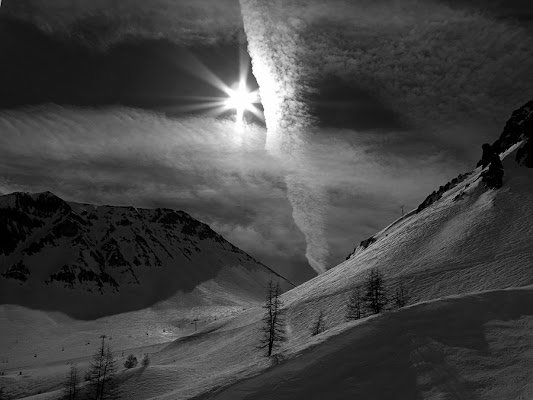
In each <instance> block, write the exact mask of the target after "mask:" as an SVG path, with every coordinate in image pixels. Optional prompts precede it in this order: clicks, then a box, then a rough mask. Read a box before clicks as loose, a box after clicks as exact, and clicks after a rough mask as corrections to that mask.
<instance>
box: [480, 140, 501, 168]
mask: <svg viewBox="0 0 533 400" xmlns="http://www.w3.org/2000/svg"><path fill="white" fill-rule="evenodd" d="M481 148H482V149H483V155H482V156H481V160H479V162H478V163H477V165H476V168H477V167H481V168H485V167H486V166H487V165H489V164H490V163H491V161H492V159H493V158H494V154H496V153H495V152H494V150H493V149H492V146H491V145H490V144H488V143H484V144H483V146H481Z"/></svg>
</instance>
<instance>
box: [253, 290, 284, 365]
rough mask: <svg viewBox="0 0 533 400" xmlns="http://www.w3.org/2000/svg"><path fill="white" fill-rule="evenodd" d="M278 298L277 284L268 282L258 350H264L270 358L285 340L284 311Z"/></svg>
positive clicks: (279, 292)
mask: <svg viewBox="0 0 533 400" xmlns="http://www.w3.org/2000/svg"><path fill="white" fill-rule="evenodd" d="M280 296H281V289H280V287H279V283H276V285H274V283H273V282H272V281H270V282H268V288H267V298H266V302H265V305H264V306H263V308H264V309H265V315H264V317H263V326H262V328H261V331H262V333H263V336H262V338H261V343H260V345H259V348H260V349H263V350H265V355H266V356H267V357H270V356H271V355H272V352H273V351H275V350H276V349H278V348H279V346H280V345H281V343H282V342H283V341H284V340H285V322H284V310H283V303H282V301H281V299H280Z"/></svg>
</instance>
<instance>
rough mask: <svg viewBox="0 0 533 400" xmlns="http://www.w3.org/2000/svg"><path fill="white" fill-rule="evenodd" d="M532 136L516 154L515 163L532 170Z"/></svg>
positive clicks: (532, 135)
mask: <svg viewBox="0 0 533 400" xmlns="http://www.w3.org/2000/svg"><path fill="white" fill-rule="evenodd" d="M532 137H533V134H531V136H530V137H529V139H528V140H527V142H526V143H525V144H524V146H523V147H521V148H520V149H518V151H517V152H516V162H518V163H519V164H521V165H523V166H525V167H527V168H533V138H532Z"/></svg>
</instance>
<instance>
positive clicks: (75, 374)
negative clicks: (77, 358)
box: [63, 364, 80, 400]
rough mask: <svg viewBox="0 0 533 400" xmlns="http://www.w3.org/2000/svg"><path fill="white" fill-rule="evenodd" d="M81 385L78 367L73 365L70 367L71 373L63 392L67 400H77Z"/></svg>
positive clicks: (68, 375)
mask: <svg viewBox="0 0 533 400" xmlns="http://www.w3.org/2000/svg"><path fill="white" fill-rule="evenodd" d="M79 384H80V373H79V370H78V366H77V365H76V364H73V365H71V366H70V369H69V372H68V374H67V377H66V379H65V382H64V387H63V392H64V394H65V396H64V397H63V398H64V399H65V400H76V399H77V398H78V397H79V395H78V386H79Z"/></svg>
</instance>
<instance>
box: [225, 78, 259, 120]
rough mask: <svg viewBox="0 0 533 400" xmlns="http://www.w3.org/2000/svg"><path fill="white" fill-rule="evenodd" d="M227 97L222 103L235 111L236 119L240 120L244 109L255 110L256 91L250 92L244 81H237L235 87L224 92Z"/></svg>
mask: <svg viewBox="0 0 533 400" xmlns="http://www.w3.org/2000/svg"><path fill="white" fill-rule="evenodd" d="M226 93H227V94H228V98H227V99H226V101H225V103H224V105H225V107H226V108H227V109H230V110H235V111H236V121H237V122H242V121H243V118H244V113H245V112H246V111H252V112H253V111H255V106H254V103H257V101H258V95H257V92H250V91H249V90H248V88H247V87H246V83H245V82H244V81H241V82H239V84H238V86H237V89H229V90H227V92H226Z"/></svg>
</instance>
